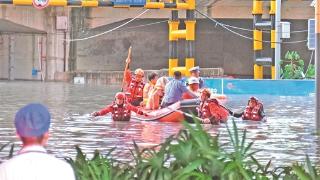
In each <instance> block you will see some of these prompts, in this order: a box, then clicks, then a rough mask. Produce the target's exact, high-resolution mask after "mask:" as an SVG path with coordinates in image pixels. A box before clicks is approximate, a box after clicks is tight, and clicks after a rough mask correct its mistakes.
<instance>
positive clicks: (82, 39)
mask: <svg viewBox="0 0 320 180" xmlns="http://www.w3.org/2000/svg"><path fill="white" fill-rule="evenodd" d="M148 11H149V9H146V10H144V11H143V12H142V13H140V14H138V15H137V16H136V17H134V18H132V19H130V20H129V21H127V22H125V23H123V24H121V25H119V26H117V27H115V28H112V29H110V30H108V31H105V32H102V33H99V34H96V35H93V36H89V37H85V38H78V39H61V40H63V41H68V42H73V41H84V40H88V39H92V38H95V37H98V36H101V35H104V34H107V33H110V32H112V31H115V30H117V29H119V28H121V27H123V26H125V25H127V24H129V23H131V22H132V21H134V20H136V19H137V18H139V17H140V16H142V15H143V14H145V13H146V12H148Z"/></svg>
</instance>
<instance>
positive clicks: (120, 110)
mask: <svg viewBox="0 0 320 180" xmlns="http://www.w3.org/2000/svg"><path fill="white" fill-rule="evenodd" d="M127 106H128V105H127V104H126V103H124V104H123V105H122V106H119V105H117V104H116V103H113V105H112V112H111V113H112V114H111V117H112V119H113V120H114V121H130V118H131V111H130V110H129V109H128V107H127Z"/></svg>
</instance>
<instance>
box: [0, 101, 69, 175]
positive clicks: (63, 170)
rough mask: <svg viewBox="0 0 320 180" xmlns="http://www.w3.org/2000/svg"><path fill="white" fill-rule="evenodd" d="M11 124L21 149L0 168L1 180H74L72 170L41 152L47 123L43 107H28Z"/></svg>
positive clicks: (35, 105)
mask: <svg viewBox="0 0 320 180" xmlns="http://www.w3.org/2000/svg"><path fill="white" fill-rule="evenodd" d="M14 121H15V122H14V124H15V127H16V132H17V135H18V137H19V139H20V140H21V141H22V149H21V150H20V151H19V152H18V154H17V155H16V156H14V157H13V158H12V159H10V160H8V161H6V162H4V163H2V164H1V165H0V179H1V180H40V179H41V180H44V179H45V180H75V175H74V172H73V169H72V167H71V166H70V165H69V164H68V163H67V162H65V161H62V160H60V159H57V158H55V157H54V156H52V155H49V154H48V153H47V151H46V150H45V148H44V146H45V145H46V144H47V141H48V138H49V128H50V122H51V116H50V113H49V111H48V109H47V108H46V107H44V106H43V105H41V104H28V105H26V106H25V107H23V108H21V109H20V110H19V111H18V112H17V114H16V116H15V120H14Z"/></svg>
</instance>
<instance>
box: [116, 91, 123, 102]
mask: <svg viewBox="0 0 320 180" xmlns="http://www.w3.org/2000/svg"><path fill="white" fill-rule="evenodd" d="M125 98H126V95H125V94H124V93H123V92H117V94H116V95H115V99H119V100H124V99H125Z"/></svg>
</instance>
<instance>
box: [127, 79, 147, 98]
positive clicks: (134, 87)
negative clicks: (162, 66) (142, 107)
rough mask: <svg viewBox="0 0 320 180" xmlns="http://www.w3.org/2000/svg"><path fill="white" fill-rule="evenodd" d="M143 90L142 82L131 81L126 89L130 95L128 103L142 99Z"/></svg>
mask: <svg viewBox="0 0 320 180" xmlns="http://www.w3.org/2000/svg"><path fill="white" fill-rule="evenodd" d="M143 88H144V82H137V81H136V80H135V79H132V81H131V82H130V84H129V87H128V92H129V93H130V96H129V97H128V100H129V102H130V101H132V100H135V99H138V98H142V97H143Z"/></svg>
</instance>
